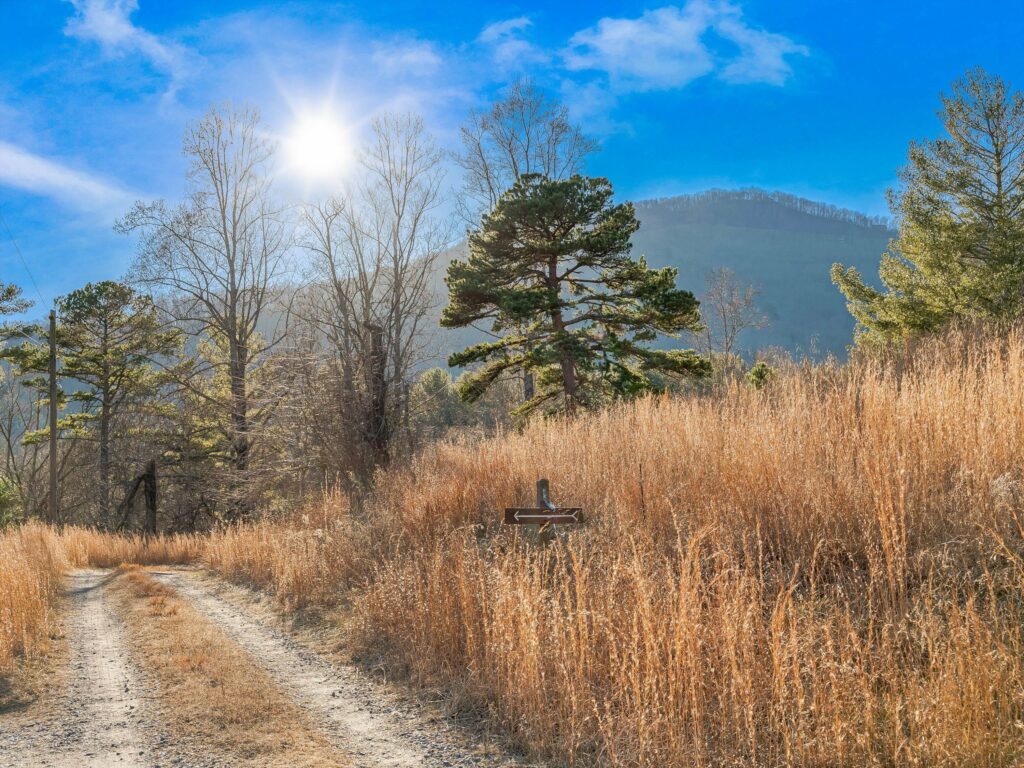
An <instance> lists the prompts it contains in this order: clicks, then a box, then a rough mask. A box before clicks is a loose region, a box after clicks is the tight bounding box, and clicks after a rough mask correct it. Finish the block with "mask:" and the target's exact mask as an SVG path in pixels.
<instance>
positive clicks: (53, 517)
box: [47, 309, 60, 524]
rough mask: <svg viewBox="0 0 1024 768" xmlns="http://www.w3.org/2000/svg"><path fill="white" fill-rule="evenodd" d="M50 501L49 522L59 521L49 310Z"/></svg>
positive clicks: (53, 337) (53, 335)
mask: <svg viewBox="0 0 1024 768" xmlns="http://www.w3.org/2000/svg"><path fill="white" fill-rule="evenodd" d="M49 426H50V503H49V505H48V507H47V513H48V515H47V516H48V517H49V522H50V523H51V524H56V523H58V522H59V521H60V510H58V509H57V313H56V312H54V311H53V310H52V309H51V310H50V418H49Z"/></svg>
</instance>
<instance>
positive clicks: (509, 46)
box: [477, 16, 551, 71]
mask: <svg viewBox="0 0 1024 768" xmlns="http://www.w3.org/2000/svg"><path fill="white" fill-rule="evenodd" d="M532 26H533V21H532V20H531V19H530V18H529V17H528V16H518V17H516V18H514V19H505V20H504V21H496V22H494V23H493V24H488V25H487V26H486V27H484V28H483V31H482V32H481V33H480V35H479V37H477V42H478V43H481V44H483V45H484V46H485V47H486V48H488V49H489V50H490V52H491V58H492V59H493V60H494V63H495V64H497V65H498V66H499V67H501V68H502V69H503V70H506V71H508V70H516V71H518V70H523V69H525V68H527V67H529V66H532V65H537V64H544V63H547V62H548V61H549V60H550V58H551V57H550V55H549V54H548V53H547V52H545V51H544V50H543V49H542V48H540V47H539V46H536V45H534V44H533V43H532V42H530V40H528V39H527V38H526V33H527V32H528V31H529V29H530V28H531V27H532Z"/></svg>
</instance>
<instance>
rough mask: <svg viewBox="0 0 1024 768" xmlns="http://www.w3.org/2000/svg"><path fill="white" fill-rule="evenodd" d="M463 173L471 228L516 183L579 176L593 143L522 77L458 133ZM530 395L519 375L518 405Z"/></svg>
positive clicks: (529, 377)
mask: <svg viewBox="0 0 1024 768" xmlns="http://www.w3.org/2000/svg"><path fill="white" fill-rule="evenodd" d="M461 138H462V152H460V153H457V154H456V155H455V161H456V163H458V165H459V166H461V167H462V169H463V171H464V172H465V174H464V177H463V189H462V195H461V196H460V197H459V201H458V207H459V212H460V214H461V215H462V217H463V219H465V221H466V223H467V224H468V225H469V226H470V227H471V228H476V226H477V225H478V224H479V222H480V215H481V214H482V213H485V212H487V211H490V210H492V209H493V208H494V206H495V205H496V204H497V202H498V199H499V198H500V197H501V196H502V195H503V194H504V193H505V191H506V190H508V189H510V188H511V187H512V186H513V185H514V184H515V183H516V182H518V181H519V179H520V178H522V177H523V176H526V175H527V174H540V175H542V176H546V177H547V178H548V179H551V180H559V179H567V178H569V177H570V176H572V175H574V174H577V173H581V172H582V171H583V165H584V162H585V161H586V159H587V156H588V155H590V154H593V153H594V152H596V151H597V149H598V144H597V142H595V141H594V140H592V139H589V138H587V137H586V136H585V135H584V133H583V129H582V128H581V127H580V126H579V125H577V124H575V123H573V122H572V121H571V120H570V118H569V110H568V108H567V107H566V106H565V105H564V104H562V103H561V102H559V101H558V100H557V99H554V98H552V97H551V96H549V95H548V94H546V93H545V92H544V91H543V90H542V89H541V88H539V87H538V86H537V85H536V83H534V82H533V80H531V79H529V78H526V77H523V78H520V79H518V80H516V81H515V82H514V83H512V85H511V86H509V88H508V90H507V91H506V92H505V95H504V96H503V97H502V98H501V99H499V100H498V101H496V102H495V103H494V104H493V105H491V107H490V109H487V110H484V111H477V112H472V113H471V114H470V115H469V118H468V119H467V120H466V122H465V124H464V125H463V126H462V129H461ZM533 396H534V383H533V374H531V373H530V372H528V371H527V372H525V373H524V374H523V400H524V401H529V400H531V399H532V398H533Z"/></svg>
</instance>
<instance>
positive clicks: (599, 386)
mask: <svg viewBox="0 0 1024 768" xmlns="http://www.w3.org/2000/svg"><path fill="white" fill-rule="evenodd" d="M612 195H613V190H612V186H611V184H610V183H609V182H608V181H607V179H600V178H584V177H582V176H578V175H577V176H572V177H571V178H569V179H564V180H550V179H547V178H545V177H543V176H539V175H527V176H524V177H522V178H521V179H520V180H519V181H518V182H517V183H516V184H515V185H514V186H513V187H512V188H511V189H510V190H509V191H508V192H506V193H505V194H504V195H502V197H501V198H500V199H499V201H498V203H497V205H496V206H495V207H494V210H493V211H491V213H489V214H487V215H485V216H484V217H483V219H482V221H481V226H480V229H479V230H478V231H476V232H473V233H471V235H470V237H469V257H468V259H467V260H466V261H465V262H462V261H458V260H456V261H453V262H452V264H451V265H450V266H449V268H448V276H447V283H448V289H449V304H448V306H447V307H446V308H445V310H444V313H443V315H442V319H441V324H442V325H443V326H445V327H449V328H454V327H462V326H466V325H470V324H472V323H476V322H480V321H484V320H490V321H491V322H492V324H493V325H492V329H493V331H494V333H495V334H496V335H497V336H498V337H499V338H498V340H497V341H493V342H485V343H482V344H477V345H475V346H472V347H470V348H468V349H465V350H463V351H462V352H458V353H456V354H453V355H452V356H451V357H450V358H449V360H448V364H449V365H451V366H472V365H475V364H481V365H480V367H479V368H476V369H474V370H472V371H471V372H470V373H469V374H468V375H465V376H463V377H462V378H461V379H460V394H461V395H462V396H463V397H464V398H465V399H467V400H475V399H476V398H478V397H479V396H480V395H481V394H482V393H483V392H485V391H486V390H487V388H488V387H489V386H490V385H491V384H492V383H493V382H494V381H496V380H497V379H498V378H499V377H500V376H501V375H502V374H503V373H505V372H506V371H516V372H533V373H534V374H535V375H536V379H537V386H536V393H535V394H534V396H533V398H532V399H530V400H528V401H527V402H526V403H524V404H523V405H522V406H520V408H518V409H517V413H520V414H524V415H525V414H528V413H531V412H534V411H537V410H538V409H543V410H547V411H556V410H564V411H565V412H568V413H570V414H571V413H573V412H575V411H576V410H578V409H579V408H585V407H593V406H596V405H599V404H600V403H602V402H605V401H607V400H609V399H612V398H616V397H628V396H632V395H636V394H639V393H643V392H649V391H652V390H657V389H659V388H660V384H659V377H658V374H659V373H674V374H682V375H693V374H703V373H706V372H707V371H708V370H709V366H708V363H707V361H706V360H704V359H703V358H701V357H700V356H699V355H697V354H696V353H694V352H692V351H689V350H673V351H664V350H654V349H650V348H649V347H648V346H647V344H648V343H649V342H651V341H654V340H655V339H656V338H657V336H658V334H665V335H674V334H678V333H680V332H682V331H693V330H696V329H698V328H699V327H700V318H699V314H698V302H697V300H696V299H695V298H694V296H693V294H692V293H690V292H689V291H684V290H680V289H678V288H676V274H677V273H676V270H674V269H671V268H665V269H649V268H648V267H647V264H646V262H645V260H644V259H643V257H640V258H639V259H633V258H631V257H630V248H631V245H630V237H631V236H632V235H633V233H634V232H636V230H637V229H638V227H639V223H638V221H637V219H636V215H635V213H634V211H633V206H632V205H631V204H629V203H625V204H614V203H613V202H612Z"/></svg>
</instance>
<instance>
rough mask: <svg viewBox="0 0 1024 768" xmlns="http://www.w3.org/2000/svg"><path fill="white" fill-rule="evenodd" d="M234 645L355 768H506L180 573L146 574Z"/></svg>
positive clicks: (510, 762)
mask: <svg viewBox="0 0 1024 768" xmlns="http://www.w3.org/2000/svg"><path fill="white" fill-rule="evenodd" d="M150 575H151V576H153V577H154V578H156V579H158V580H159V581H162V582H163V583H165V584H167V585H168V586H171V587H173V588H174V589H175V590H177V591H178V593H179V594H180V595H181V596H182V597H184V598H186V599H187V600H188V601H189V602H190V603H191V604H192V605H193V607H195V608H196V609H197V610H199V611H200V612H202V613H204V614H205V615H206V616H207V617H208V618H209V619H210V620H211V621H213V622H214V623H215V624H216V625H217V626H218V627H220V629H221V630H222V631H223V632H224V633H225V634H226V635H227V636H228V637H230V638H231V639H232V640H233V641H234V642H236V643H237V644H238V645H240V646H241V647H242V648H243V649H244V650H245V651H246V652H247V653H248V654H249V655H250V656H251V657H252V659H253V660H255V661H256V662H257V663H258V664H259V665H261V666H262V667H263V668H264V669H265V670H266V671H267V672H268V674H269V675H270V676H271V678H272V679H273V680H274V682H275V683H276V684H277V685H278V686H279V687H280V688H281V689H282V690H284V691H286V692H287V693H288V694H289V695H290V696H291V697H292V698H293V700H294V701H296V702H297V703H298V704H299V705H300V706H301V707H303V709H305V710H306V711H307V712H308V713H310V714H311V715H312V716H314V718H315V719H316V721H317V722H318V723H319V724H320V727H321V728H322V730H323V731H324V732H325V733H326V734H327V736H328V737H329V738H330V739H331V740H332V742H334V743H335V745H336V746H337V747H338V748H339V749H342V750H343V751H344V752H345V753H346V754H347V755H348V756H349V757H350V758H351V759H352V763H353V766H355V768H413V767H414V766H415V767H417V768H419V767H420V766H423V767H427V768H462V767H463V766H465V767H466V768H470V767H471V766H472V767H477V768H499V767H502V768H506V767H508V766H514V765H524V764H523V763H519V762H517V761H516V760H514V759H513V758H511V757H510V756H506V755H493V754H483V753H481V752H479V751H474V750H472V749H467V748H466V745H465V744H464V743H462V742H461V741H460V740H458V739H455V738H452V736H451V734H450V733H449V731H448V730H447V729H445V728H443V727H439V726H438V724H436V723H434V722H430V721H428V719H427V718H425V717H424V716H423V715H422V714H421V713H419V712H418V711H416V708H415V707H413V706H411V705H410V706H398V705H393V704H392V703H389V702H388V700H387V699H386V698H384V697H382V696H381V694H380V691H379V690H377V689H376V688H377V687H376V686H375V685H374V684H373V683H372V682H370V681H369V680H368V679H367V678H366V677H365V676H364V675H362V674H361V673H360V672H359V671H358V670H356V669H354V668H351V667H345V666H342V665H338V664H334V663H332V662H331V661H329V660H328V659H326V658H324V657H323V656H320V655H319V654H317V653H314V652H313V651H311V650H309V649H307V648H305V647H303V646H302V645H301V644H299V643H298V642H297V641H295V640H294V639H293V638H291V637H289V636H288V635H287V634H286V633H284V632H282V631H279V630H277V629H275V628H273V627H270V626H267V625H266V624H264V623H263V622H262V621H261V620H260V619H259V618H258V617H256V616H254V615H252V614H251V613H250V612H248V611H246V610H245V609H244V608H241V607H238V606H237V605H234V604H233V603H232V602H229V601H227V600H225V599H223V598H221V597H219V596H217V595H215V594H213V593H212V592H210V591H209V590H208V589H207V588H206V587H205V586H204V585H202V584H201V583H199V581H198V580H197V579H196V578H195V577H193V576H192V575H190V574H188V573H187V572H183V571H150Z"/></svg>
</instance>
